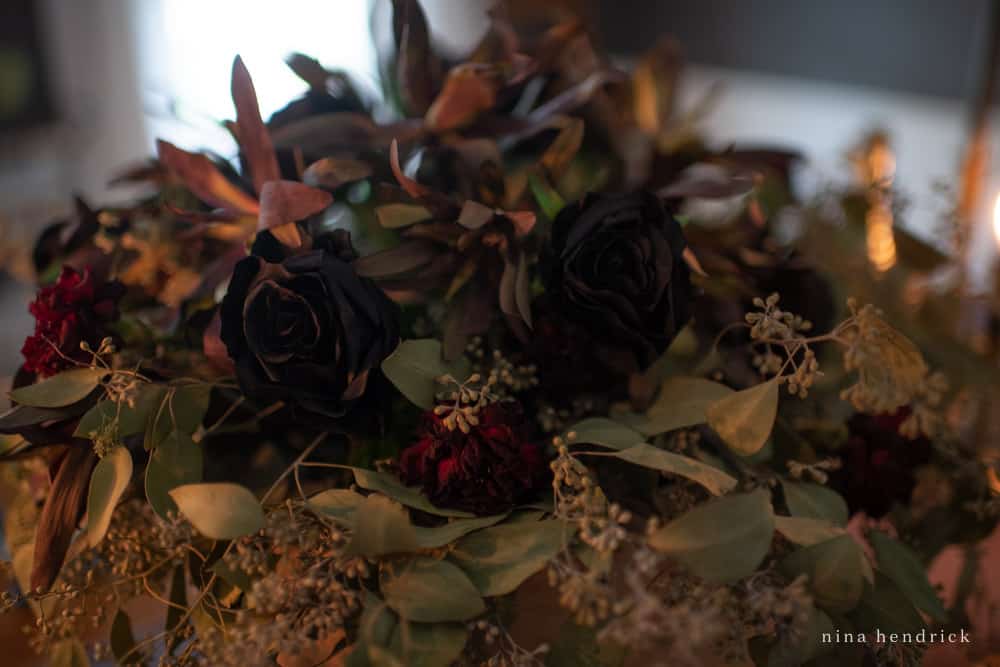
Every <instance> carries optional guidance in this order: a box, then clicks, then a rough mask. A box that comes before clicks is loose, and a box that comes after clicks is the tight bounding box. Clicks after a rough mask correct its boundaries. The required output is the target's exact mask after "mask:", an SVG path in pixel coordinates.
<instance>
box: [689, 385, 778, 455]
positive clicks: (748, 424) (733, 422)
mask: <svg viewBox="0 0 1000 667" xmlns="http://www.w3.org/2000/svg"><path fill="white" fill-rule="evenodd" d="M778 389H779V385H778V381H777V379H772V380H768V381H767V382H762V383H760V384H758V385H756V386H754V387H750V388H749V389H744V390H742V391H737V392H734V393H732V394H729V395H728V396H726V397H724V398H721V399H719V400H717V401H715V402H714V403H712V404H711V405H709V406H708V407H707V408H706V409H705V416H706V417H708V425H709V426H711V427H712V429H713V430H714V431H715V432H716V433H718V434H719V436H720V437H721V438H722V439H723V441H725V443H726V444H727V445H729V448H730V449H732V450H733V451H734V452H736V453H737V454H740V455H742V456H750V455H752V454H756V453H757V452H758V451H759V450H760V448H761V447H763V446H764V443H765V442H767V439H768V437H770V435H771V430H772V429H773V428H774V420H775V418H777V416H778Z"/></svg>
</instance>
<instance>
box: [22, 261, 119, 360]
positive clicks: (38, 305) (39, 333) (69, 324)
mask: <svg viewBox="0 0 1000 667" xmlns="http://www.w3.org/2000/svg"><path fill="white" fill-rule="evenodd" d="M124 293H125V287H124V285H122V284H121V283H119V282H116V281H111V282H105V283H98V282H97V281H96V280H94V277H93V275H92V274H91V271H90V269H89V268H86V269H84V270H83V273H80V272H78V271H76V270H75V269H73V268H71V267H69V266H65V267H63V270H62V273H61V274H60V275H59V279H58V280H57V281H56V282H55V283H54V284H53V285H50V286H48V287H43V288H42V289H41V290H39V292H38V296H37V297H35V300H34V301H32V302H31V304H30V305H29V306H28V310H29V311H30V312H31V314H32V315H34V316H35V333H34V334H33V335H31V336H28V338H27V339H25V341H24V346H23V347H22V348H21V354H23V355H24V369H25V370H26V371H28V372H31V373H36V374H37V375H39V376H41V377H45V376H49V375H54V374H55V373H58V372H59V371H61V370H63V369H65V368H68V367H70V366H72V365H73V360H79V361H86V360H88V359H89V356H88V355H87V353H85V352H84V351H83V350H81V349H80V343H82V342H86V343H88V344H89V345H90V346H91V347H93V348H95V349H96V348H97V347H98V346H99V345H100V342H101V339H103V338H104V337H105V336H107V335H108V334H109V330H108V327H107V325H108V324H110V323H112V322H114V321H115V320H116V319H118V300H119V299H120V298H121V296H122V295H123V294H124Z"/></svg>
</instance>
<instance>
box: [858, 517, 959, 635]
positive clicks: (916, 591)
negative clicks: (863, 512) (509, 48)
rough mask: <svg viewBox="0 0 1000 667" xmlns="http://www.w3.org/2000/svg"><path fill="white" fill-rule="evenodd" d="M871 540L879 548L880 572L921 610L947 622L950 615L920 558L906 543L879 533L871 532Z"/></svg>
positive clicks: (877, 554)
mask: <svg viewBox="0 0 1000 667" xmlns="http://www.w3.org/2000/svg"><path fill="white" fill-rule="evenodd" d="M868 541H869V542H870V543H871V545H872V547H873V548H874V549H875V557H876V558H877V559H878V569H879V571H880V572H882V573H883V574H884V575H885V576H887V577H889V579H891V580H892V581H893V583H895V584H896V586H898V587H899V590H900V591H902V592H903V594H904V595H905V596H906V597H907V598H908V599H909V600H910V602H912V603H913V605H914V606H915V607H916V608H917V609H919V610H920V611H922V612H924V613H926V614H927V615H929V616H931V617H933V618H934V619H935V620H938V621H942V622H943V621H946V620H947V618H948V613H947V612H946V611H945V608H944V605H943V604H942V603H941V598H939V597H938V594H937V591H935V590H934V587H933V586H931V584H930V582H929V581H928V580H927V573H926V570H925V569H924V566H923V564H922V563H921V562H920V559H919V558H917V555H916V554H915V553H913V551H912V550H910V548H909V547H907V546H906V545H905V544H903V543H902V542H898V541H896V540H894V539H892V538H890V537H889V536H888V535H886V534H884V533H882V532H879V531H877V530H873V531H871V532H869V533H868Z"/></svg>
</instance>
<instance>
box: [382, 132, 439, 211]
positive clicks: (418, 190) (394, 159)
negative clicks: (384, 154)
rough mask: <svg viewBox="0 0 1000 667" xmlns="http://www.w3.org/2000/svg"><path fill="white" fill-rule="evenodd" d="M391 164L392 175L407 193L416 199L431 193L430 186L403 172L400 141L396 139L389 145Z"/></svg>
mask: <svg viewBox="0 0 1000 667" xmlns="http://www.w3.org/2000/svg"><path fill="white" fill-rule="evenodd" d="M389 166H390V167H392V175H393V176H395V177H396V180H397V181H398V182H399V185H400V187H401V188H403V189H404V190H406V194H408V195H410V196H411V197H413V198H414V199H423V198H424V197H427V196H429V195H430V194H431V191H430V188H427V187H426V186H423V185H421V184H420V183H417V182H416V181H415V180H413V179H412V178H410V177H409V176H407V175H406V174H404V173H403V168H402V167H401V166H400V165H399V142H397V141H396V140H395V139H393V140H392V143H391V144H390V145H389Z"/></svg>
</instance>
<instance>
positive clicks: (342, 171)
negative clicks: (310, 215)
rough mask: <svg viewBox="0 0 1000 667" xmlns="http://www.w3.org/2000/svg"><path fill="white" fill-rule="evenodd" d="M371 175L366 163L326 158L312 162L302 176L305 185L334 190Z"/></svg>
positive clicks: (348, 159)
mask: <svg viewBox="0 0 1000 667" xmlns="http://www.w3.org/2000/svg"><path fill="white" fill-rule="evenodd" d="M371 175H372V168H371V165H369V164H368V163H367V162H362V161H361V160H352V159H350V158H336V157H326V158H323V159H322V160H317V161H316V162H313V163H312V164H311V165H309V167H307V168H306V171H305V173H304V174H302V182H303V183H305V184H306V185H312V186H315V187H320V188H326V189H328V190H335V189H337V188H339V187H340V186H341V185H344V184H345V183H353V182H354V181H360V180H361V179H363V178H368V177H369V176H371Z"/></svg>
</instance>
